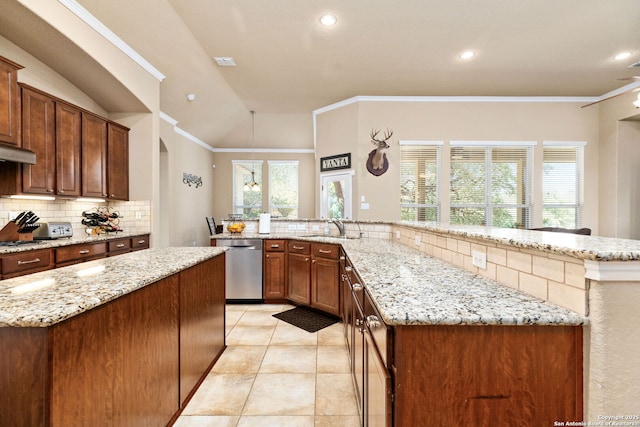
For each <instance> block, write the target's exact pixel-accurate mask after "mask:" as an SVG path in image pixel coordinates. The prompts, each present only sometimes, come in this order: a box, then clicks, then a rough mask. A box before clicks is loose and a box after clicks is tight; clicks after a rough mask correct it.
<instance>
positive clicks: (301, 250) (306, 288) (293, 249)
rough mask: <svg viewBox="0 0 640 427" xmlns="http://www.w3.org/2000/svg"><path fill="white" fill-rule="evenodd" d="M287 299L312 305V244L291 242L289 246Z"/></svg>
mask: <svg viewBox="0 0 640 427" xmlns="http://www.w3.org/2000/svg"><path fill="white" fill-rule="evenodd" d="M287 249H288V253H289V255H288V257H287V263H288V272H287V298H288V299H289V300H291V301H293V302H296V303H298V304H303V305H307V306H309V305H311V244H310V243H309V242H301V241H298V240H290V241H289V244H288V248H287Z"/></svg>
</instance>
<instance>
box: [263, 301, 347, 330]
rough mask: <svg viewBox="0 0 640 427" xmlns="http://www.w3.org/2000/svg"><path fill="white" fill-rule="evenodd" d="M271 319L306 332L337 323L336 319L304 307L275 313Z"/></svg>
mask: <svg viewBox="0 0 640 427" xmlns="http://www.w3.org/2000/svg"><path fill="white" fill-rule="evenodd" d="M273 317H276V318H278V319H280V320H282V321H284V322H287V323H290V324H292V325H293V326H297V327H298V328H300V329H304V330H305V331H307V332H317V331H319V330H320V329H322V328H326V327H327V326H331V325H333V324H334V323H336V322H338V319H336V318H333V317H330V316H325V315H324V314H320V313H317V312H315V311H313V310H309V309H307V308H304V307H296V308H293V309H291V310H287V311H283V312H282V313H276V314H274V315H273Z"/></svg>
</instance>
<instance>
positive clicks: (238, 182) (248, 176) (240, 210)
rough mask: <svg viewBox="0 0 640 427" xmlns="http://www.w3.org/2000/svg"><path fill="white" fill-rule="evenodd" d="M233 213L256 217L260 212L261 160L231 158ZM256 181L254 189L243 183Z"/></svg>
mask: <svg viewBox="0 0 640 427" xmlns="http://www.w3.org/2000/svg"><path fill="white" fill-rule="evenodd" d="M232 164H233V213H234V214H242V217H243V218H245V219H256V218H258V217H259V216H260V213H262V161H260V160H255V161H245V160H233V161H232ZM252 180H255V182H257V183H258V190H257V191H255V190H253V189H251V188H250V186H247V188H245V184H247V183H251V182H252Z"/></svg>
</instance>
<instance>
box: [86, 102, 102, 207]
mask: <svg viewBox="0 0 640 427" xmlns="http://www.w3.org/2000/svg"><path fill="white" fill-rule="evenodd" d="M82 196H83V197H98V198H103V197H107V122H106V120H104V119H102V118H100V117H97V116H94V115H91V114H87V113H82Z"/></svg>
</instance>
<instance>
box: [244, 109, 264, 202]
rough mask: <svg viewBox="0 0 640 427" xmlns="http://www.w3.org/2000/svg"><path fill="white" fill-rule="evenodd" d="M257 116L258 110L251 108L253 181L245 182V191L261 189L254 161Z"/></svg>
mask: <svg viewBox="0 0 640 427" xmlns="http://www.w3.org/2000/svg"><path fill="white" fill-rule="evenodd" d="M255 116H256V112H255V111H253V110H251V181H249V182H245V183H244V187H243V188H242V189H243V190H244V191H249V190H251V191H255V192H258V191H260V185H259V184H258V183H257V182H256V172H255V162H254V154H255Z"/></svg>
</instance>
